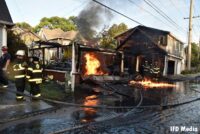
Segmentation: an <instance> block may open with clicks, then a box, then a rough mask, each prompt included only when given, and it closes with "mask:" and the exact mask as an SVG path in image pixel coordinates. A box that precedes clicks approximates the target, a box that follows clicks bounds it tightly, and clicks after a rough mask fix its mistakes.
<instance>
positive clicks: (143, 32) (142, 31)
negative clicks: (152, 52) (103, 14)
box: [92, 0, 157, 45]
mask: <svg viewBox="0 0 200 134" xmlns="http://www.w3.org/2000/svg"><path fill="white" fill-rule="evenodd" d="M92 1H94V2H96V3H98V4H100V5H101V6H103V7H106V8H108V9H110V10H112V11H114V12H115V13H117V14H120V15H122V16H124V17H125V18H127V19H130V20H131V21H133V22H135V20H133V19H132V18H130V17H128V16H126V15H124V14H122V13H120V12H118V11H116V10H115V9H112V8H111V7H108V6H106V5H104V4H103V3H100V2H98V1H96V0H92ZM136 22H138V21H136ZM138 24H140V25H141V26H144V25H143V24H142V23H139V22H138ZM138 30H139V31H141V33H142V34H144V35H146V37H147V38H148V39H149V40H150V41H151V42H152V43H153V44H154V45H156V44H157V42H155V41H154V40H152V39H151V37H150V36H149V35H148V34H147V33H145V31H144V30H142V29H140V28H138Z"/></svg>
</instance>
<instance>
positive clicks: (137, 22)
mask: <svg viewBox="0 0 200 134" xmlns="http://www.w3.org/2000/svg"><path fill="white" fill-rule="evenodd" d="M92 1H94V2H96V3H98V4H99V5H101V6H104V7H106V8H108V9H110V10H112V11H113V12H115V13H117V14H120V15H122V16H124V17H125V18H127V19H129V20H131V21H133V22H135V23H137V24H139V25H142V26H144V25H143V24H142V23H140V22H139V21H137V20H134V19H132V18H130V17H128V16H126V15H125V14H123V13H120V12H118V11H117V10H115V9H112V8H110V7H108V6H106V5H104V4H102V3H100V2H99V1H96V0H92Z"/></svg>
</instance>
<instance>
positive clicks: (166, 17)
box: [143, 0, 185, 32]
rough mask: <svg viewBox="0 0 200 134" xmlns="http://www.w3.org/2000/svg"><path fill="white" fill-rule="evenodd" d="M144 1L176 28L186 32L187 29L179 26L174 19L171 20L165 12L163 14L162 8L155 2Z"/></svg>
mask: <svg viewBox="0 0 200 134" xmlns="http://www.w3.org/2000/svg"><path fill="white" fill-rule="evenodd" d="M143 1H144V2H145V3H146V4H147V5H149V6H150V7H151V8H152V9H154V10H155V11H156V12H157V13H158V14H160V15H161V16H162V17H163V18H165V19H166V20H167V21H168V22H169V23H170V24H171V25H173V26H174V27H175V28H177V29H179V30H180V31H184V32H185V29H183V28H182V27H181V26H180V25H178V24H177V23H176V22H175V21H174V20H173V19H171V18H170V17H169V16H168V15H167V14H166V13H165V12H163V11H162V10H161V9H160V8H158V7H157V6H156V5H155V4H154V3H153V2H151V1H150V0H143Z"/></svg>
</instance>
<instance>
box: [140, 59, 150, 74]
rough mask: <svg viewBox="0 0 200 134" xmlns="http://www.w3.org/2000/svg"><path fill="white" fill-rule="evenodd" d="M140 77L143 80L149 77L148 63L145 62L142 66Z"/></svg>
mask: <svg viewBox="0 0 200 134" xmlns="http://www.w3.org/2000/svg"><path fill="white" fill-rule="evenodd" d="M142 75H143V77H145V78H149V77H150V66H149V63H148V61H145V63H144V65H142Z"/></svg>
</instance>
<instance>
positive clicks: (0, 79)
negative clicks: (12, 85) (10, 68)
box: [0, 70, 8, 85]
mask: <svg viewBox="0 0 200 134" xmlns="http://www.w3.org/2000/svg"><path fill="white" fill-rule="evenodd" d="M0 84H3V85H8V79H7V77H6V73H5V72H4V71H3V70H0Z"/></svg>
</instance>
